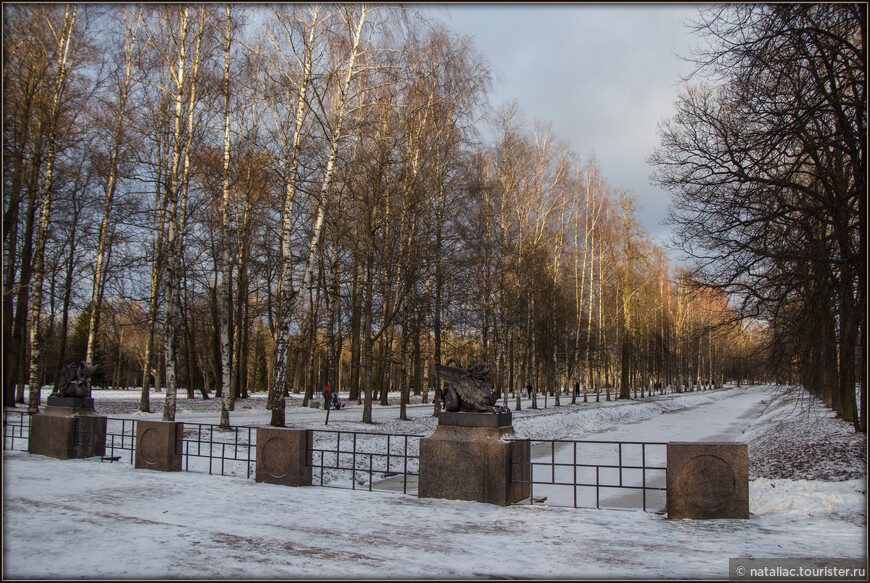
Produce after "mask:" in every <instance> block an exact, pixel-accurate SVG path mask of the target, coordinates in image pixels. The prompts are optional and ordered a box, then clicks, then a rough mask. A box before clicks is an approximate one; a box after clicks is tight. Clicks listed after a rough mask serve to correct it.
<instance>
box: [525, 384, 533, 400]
mask: <svg viewBox="0 0 870 583" xmlns="http://www.w3.org/2000/svg"><path fill="white" fill-rule="evenodd" d="M526 392H527V393H528V394H529V399H531V398H532V383H529V384H528V385H526Z"/></svg>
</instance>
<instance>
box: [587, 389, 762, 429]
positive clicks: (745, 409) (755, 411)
mask: <svg viewBox="0 0 870 583" xmlns="http://www.w3.org/2000/svg"><path fill="white" fill-rule="evenodd" d="M701 394H703V393H701ZM708 395H709V396H710V401H709V402H707V403H703V404H698V405H690V406H688V407H685V408H681V409H676V410H673V411H666V412H664V413H662V415H661V416H657V417H652V418H650V419H646V420H644V421H638V422H636V423H628V424H624V425H620V426H618V427H614V428H612V429H608V430H605V431H597V432H594V433H587V434H584V435H581V436H575V437H574V438H575V439H590V440H602V441H643V442H667V441H740V434H741V433H742V432H743V431H744V430H746V428H747V427H749V426H750V425H751V424H752V422H753V421H755V419H757V418H758V417H759V416H760V415H761V413H762V412H763V411H764V408H765V407H766V406H767V402H769V401H770V396H769V395H768V394H766V393H763V392H761V391H759V390H757V388H756V387H739V388H737V387H735V388H731V389H725V390H720V391H714V392H712V393H708Z"/></svg>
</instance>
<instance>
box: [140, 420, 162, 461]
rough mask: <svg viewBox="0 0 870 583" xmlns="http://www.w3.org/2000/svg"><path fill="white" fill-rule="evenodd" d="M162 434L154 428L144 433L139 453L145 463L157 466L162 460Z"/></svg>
mask: <svg viewBox="0 0 870 583" xmlns="http://www.w3.org/2000/svg"><path fill="white" fill-rule="evenodd" d="M161 441H162V440H161V439H160V433H158V431H157V430H156V429H154V428H153V427H149V428H148V429H146V430H145V431H143V432H142V437H140V438H139V453H140V454H141V456H142V460H143V461H144V462H145V463H149V464H156V463H157V462H158V461H159V460H160V445H161V443H160V442H161Z"/></svg>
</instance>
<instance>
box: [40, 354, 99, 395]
mask: <svg viewBox="0 0 870 583" xmlns="http://www.w3.org/2000/svg"><path fill="white" fill-rule="evenodd" d="M97 368H98V367H97V366H85V363H84V362H80V363H78V364H76V363H74V362H73V363H70V364H68V365H66V366H65V367H63V370H61V371H60V375H59V377H58V379H57V383H56V384H55V385H54V390H53V391H52V392H51V395H49V396H51V397H75V398H79V399H83V398H90V396H91V381H90V377H91V375H92V374H94V372H95V371H96V370H97Z"/></svg>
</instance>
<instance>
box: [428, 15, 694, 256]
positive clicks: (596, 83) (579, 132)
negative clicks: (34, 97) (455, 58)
mask: <svg viewBox="0 0 870 583" xmlns="http://www.w3.org/2000/svg"><path fill="white" fill-rule="evenodd" d="M697 13H698V12H697V5H693V4H671V5H668V4H597V5H596V4H567V3H566V4H562V3H559V4H549V5H548V4H537V3H529V4H446V5H440V6H437V7H436V6H435V5H433V6H432V7H431V8H429V14H430V15H431V16H432V17H434V18H437V19H439V20H441V21H443V22H444V23H445V25H446V26H447V27H448V28H449V29H451V30H453V31H455V32H457V33H461V34H465V35H468V36H471V37H473V39H474V44H475V46H476V47H477V49H478V51H480V52H481V53H482V54H483V55H484V56H485V57H486V59H487V60H488V61H489V64H490V66H491V67H492V69H493V71H494V73H495V78H496V83H495V86H494V87H493V90H492V93H491V96H490V102H491V103H492V105H493V106H499V105H501V104H502V103H504V102H507V101H510V100H513V99H515V100H516V101H517V103H518V105H519V106H520V109H521V110H522V112H523V113H524V115H525V117H526V119H527V120H528V121H529V122H531V121H532V120H535V119H538V120H541V121H544V122H551V123H552V128H553V131H554V133H555V134H556V135H557V136H558V137H560V138H564V139H567V140H568V141H569V142H570V143H571V145H572V147H573V149H574V150H575V151H576V152H577V153H579V154H580V155H581V156H582V157H583V158H586V157H587V156H588V155H589V154H592V153H594V154H595V156H596V158H597V159H598V162H599V165H600V168H601V170H602V174H603V175H604V177H605V178H606V179H607V181H608V183H609V184H610V185H611V186H613V187H623V188H627V189H629V190H631V191H632V192H633V194H634V195H635V198H636V200H637V201H638V203H639V206H640V207H641V210H640V212H639V213H638V219H639V220H640V222H641V224H642V225H643V227H644V228H645V229H646V231H647V232H648V233H649V234H651V235H653V236H654V237H655V238H656V239H658V240H659V241H660V242H661V243H664V242H665V241H666V240H667V239H668V238H669V234H668V230H667V228H666V227H665V226H663V225H662V224H661V222H662V220H663V219H664V217H665V214H666V212H667V205H668V198H669V195H668V193H667V192H665V191H662V190H660V189H658V188H656V187H654V186H652V185H650V183H649V174H650V172H651V170H652V168H651V167H650V166H649V165H647V163H646V158H647V157H648V156H649V155H650V153H652V150H653V149H654V148H655V147H656V146H657V145H658V143H659V138H658V136H657V133H656V130H657V124H658V122H659V121H660V120H662V119H663V118H666V117H670V116H671V115H673V112H674V106H673V104H674V101H675V100H676V96H677V89H678V81H679V79H680V75H681V74H686V73H688V72H689V70H690V69H691V65H690V64H688V63H686V62H684V61H682V60H681V59H680V58H679V56H687V55H688V53H689V49H690V47H692V46H695V45H696V44H697V41H698V39H697V37H695V36H694V35H692V34H691V33H690V31H689V28H688V26H686V24H685V23H686V21H688V20H692V19H694V18H695V17H696V16H697ZM678 55H679V56H678ZM671 255H672V256H673V255H674V254H673V253H672V254H671Z"/></svg>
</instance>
